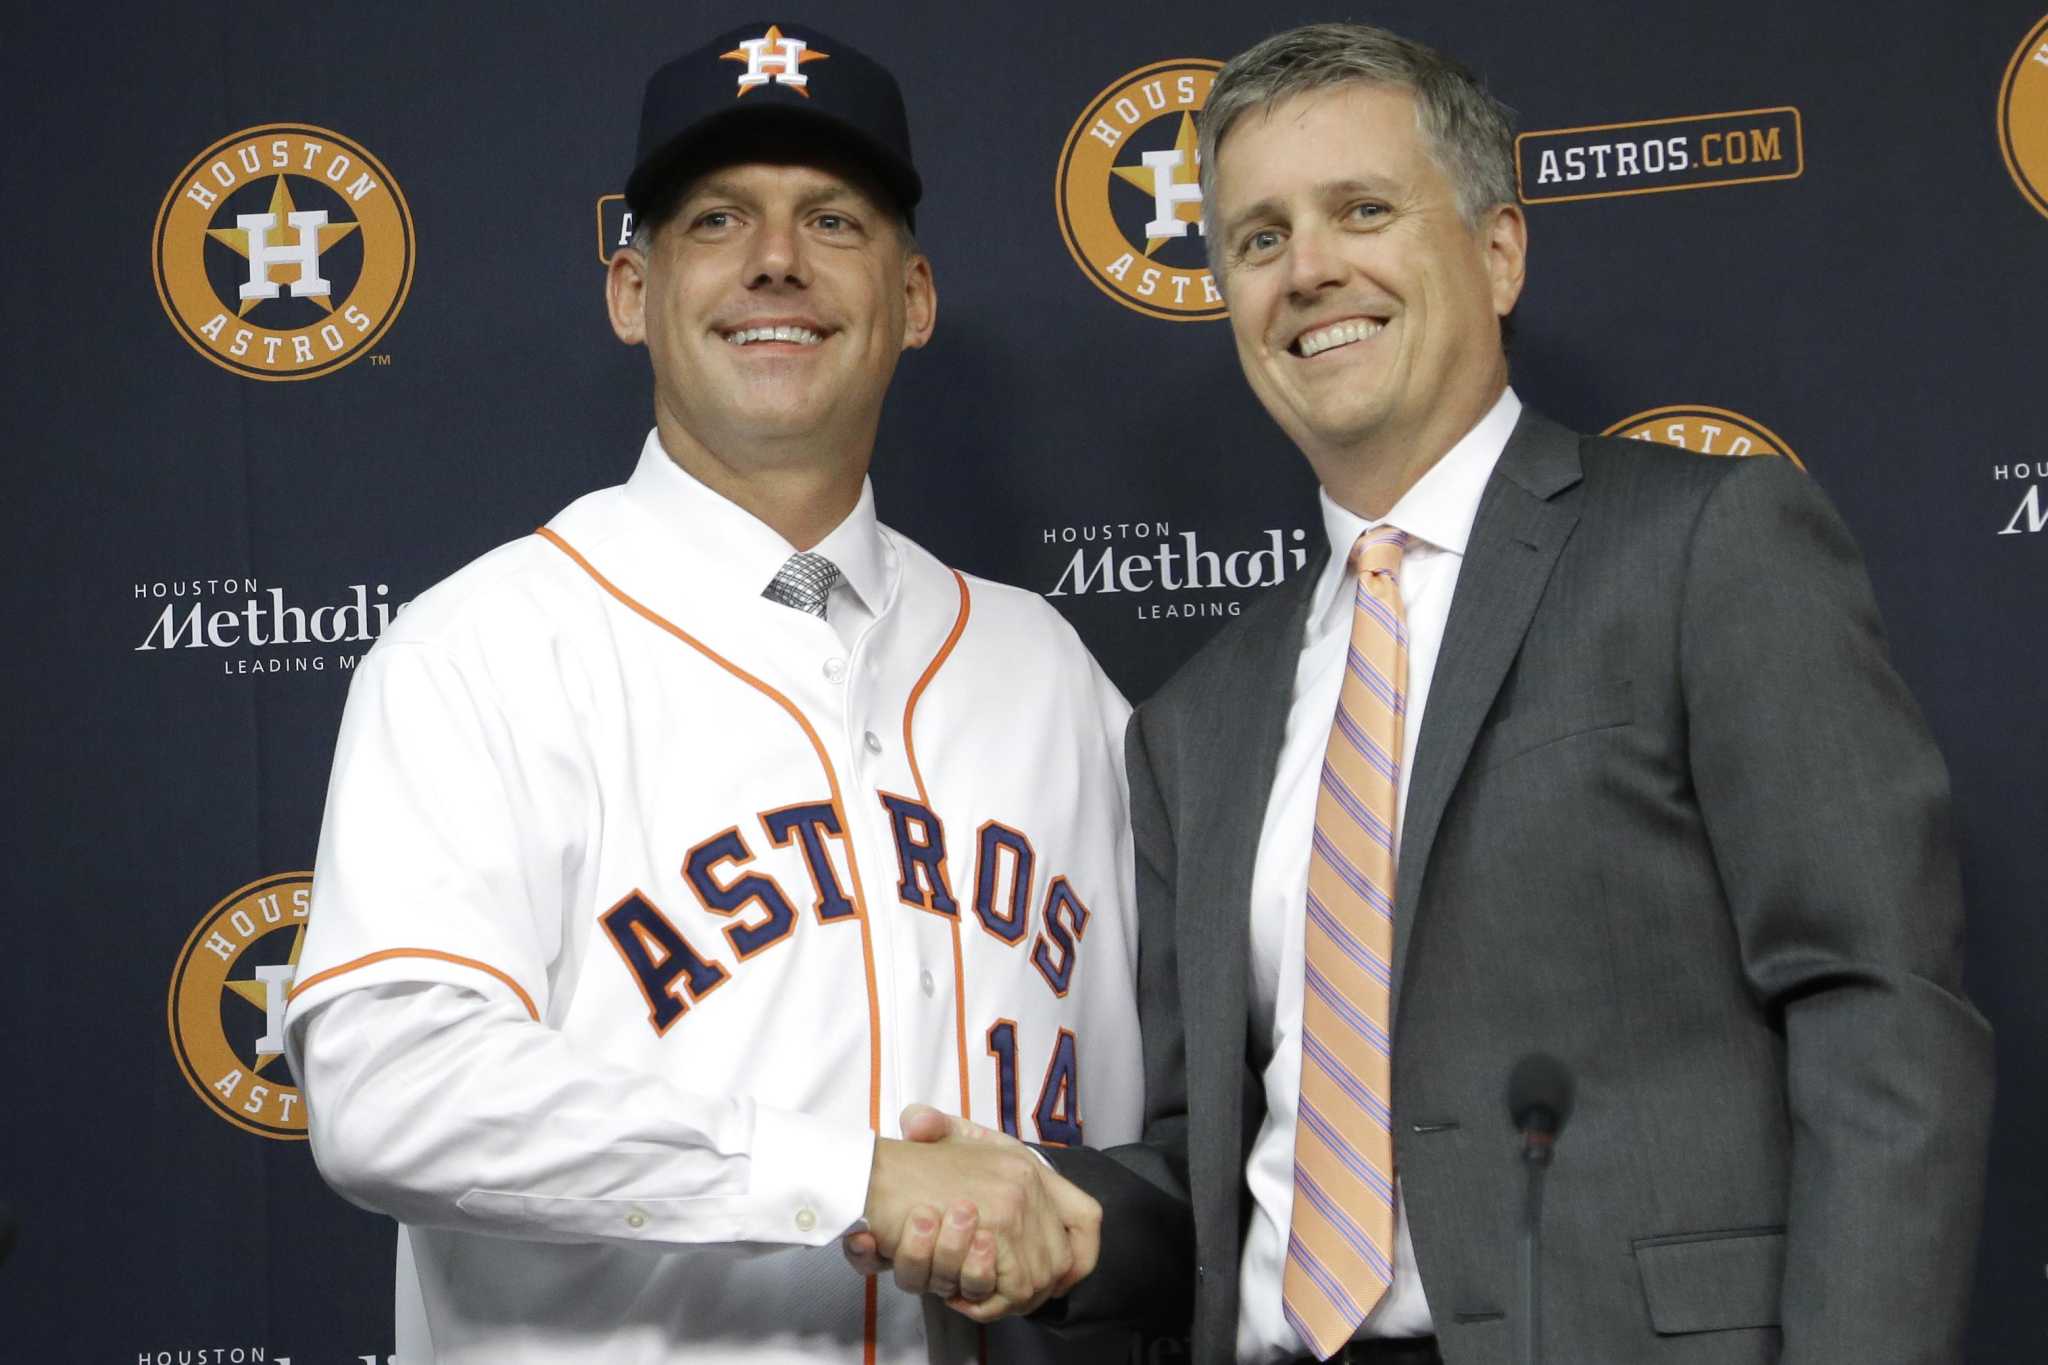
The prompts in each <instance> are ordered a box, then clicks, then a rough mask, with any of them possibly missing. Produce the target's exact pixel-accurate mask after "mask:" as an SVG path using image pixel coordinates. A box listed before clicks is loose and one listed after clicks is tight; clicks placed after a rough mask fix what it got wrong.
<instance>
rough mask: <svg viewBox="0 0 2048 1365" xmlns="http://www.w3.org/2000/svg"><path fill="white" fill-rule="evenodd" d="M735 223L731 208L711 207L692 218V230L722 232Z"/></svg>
mask: <svg viewBox="0 0 2048 1365" xmlns="http://www.w3.org/2000/svg"><path fill="white" fill-rule="evenodd" d="M732 224H733V214H732V210H731V209H709V210H706V211H705V212H703V213H700V214H698V215H697V216H696V217H695V218H693V219H691V220H690V231H692V232H700V231H703V232H720V231H723V230H724V229H726V228H729V227H731V226H732Z"/></svg>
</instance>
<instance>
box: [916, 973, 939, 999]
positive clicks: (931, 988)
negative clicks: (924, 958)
mask: <svg viewBox="0 0 2048 1365" xmlns="http://www.w3.org/2000/svg"><path fill="white" fill-rule="evenodd" d="M917 984H918V985H920V986H922V987H924V993H925V994H926V995H931V994H933V993H934V992H936V991H937V990H938V988H939V983H938V982H936V981H934V980H933V979H932V969H931V968H929V967H927V968H925V969H924V970H923V971H922V972H920V973H918V977H917Z"/></svg>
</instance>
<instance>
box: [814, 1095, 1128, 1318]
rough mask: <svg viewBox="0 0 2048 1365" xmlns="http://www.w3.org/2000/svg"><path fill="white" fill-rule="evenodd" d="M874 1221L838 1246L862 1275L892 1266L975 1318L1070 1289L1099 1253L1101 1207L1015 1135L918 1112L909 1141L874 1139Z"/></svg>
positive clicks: (912, 1286) (911, 1116)
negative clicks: (1014, 1136) (1063, 1177)
mask: <svg viewBox="0 0 2048 1365" xmlns="http://www.w3.org/2000/svg"><path fill="white" fill-rule="evenodd" d="M944 1201H950V1202H944ZM942 1202H943V1204H944V1206H943V1207H941V1203H942ZM866 1219H867V1230H866V1231H860V1232H851V1233H848V1234H847V1235H846V1237H845V1239H844V1241H843V1243H842V1246H841V1249H842V1251H844V1253H845V1255H846V1259H847V1262H848V1263H849V1264H851V1265H852V1266H853V1268H854V1269H855V1270H858V1271H859V1272H860V1273H862V1274H863V1275H877V1274H880V1273H881V1272H882V1271H883V1270H885V1269H892V1268H893V1271H894V1274H895V1278H896V1284H897V1287H898V1288H901V1289H903V1290H904V1291H905V1292H907V1293H912V1294H933V1295H936V1296H938V1297H939V1298H941V1299H944V1300H945V1301H946V1306H947V1307H949V1308H951V1309H953V1310H954V1311H955V1312H957V1313H960V1314H962V1315H963V1316H965V1317H968V1318H972V1319H973V1320H974V1321H976V1322H984V1323H986V1322H994V1321H995V1320H996V1319H997V1318H1001V1317H1006V1316H1009V1315H1011V1314H1016V1313H1029V1312H1032V1311H1033V1310H1035V1309H1036V1308H1038V1307H1039V1306H1040V1305H1041V1304H1043V1303H1044V1302H1045V1301H1046V1300H1048V1299H1051V1298H1055V1297H1057V1296H1059V1295H1061V1294H1064V1293H1066V1292H1067V1291H1068V1290H1070V1289H1072V1288H1073V1287H1074V1286H1075V1285H1077V1284H1079V1283H1080V1282H1081V1281H1082V1280H1084V1279H1086V1278H1087V1277H1088V1275H1089V1273H1090V1272H1091V1271H1093V1270H1094V1269H1095V1260H1096V1256H1097V1254H1098V1252H1099V1251H1100V1249H1101V1233H1102V1206H1101V1205H1099V1204H1097V1203H1096V1202H1095V1201H1094V1200H1093V1199H1091V1198H1089V1197H1088V1195H1086V1194H1084V1193H1082V1192H1081V1190H1080V1189H1078V1188H1077V1187H1076V1186H1074V1185H1073V1184H1071V1183H1069V1182H1068V1181H1066V1180H1064V1179H1062V1178H1061V1177H1060V1176H1059V1174H1058V1173H1057V1172H1055V1171H1053V1170H1052V1168H1051V1167H1049V1166H1047V1165H1046V1163H1045V1162H1044V1161H1043V1160H1041V1159H1040V1158H1039V1156H1038V1155H1037V1154H1036V1153H1035V1152H1033V1151H1032V1150H1031V1149H1030V1148H1028V1147H1026V1146H1025V1145H1024V1144H1023V1143H1021V1142H1019V1141H1017V1140H1016V1139H1015V1138H1013V1137H1009V1136H1006V1135H1005V1134H1002V1133H997V1132H992V1131H991V1130H989V1129H987V1128H984V1127H982V1126H981V1125H980V1124H977V1123H970V1122H968V1121H967V1120H966V1119H961V1118H954V1117H952V1116H950V1115H947V1114H943V1113H941V1112H940V1111H938V1110H936V1109H933V1108H930V1107H929V1106H927V1105H922V1104H913V1105H911V1106H910V1107H909V1108H908V1109H905V1110H904V1111H903V1140H900V1141H899V1140H895V1139H891V1138H882V1139H880V1140H879V1141H877V1142H876V1143H875V1162H874V1169H873V1173H872V1174H871V1176H870V1177H869V1181H868V1202H867V1210H866Z"/></svg>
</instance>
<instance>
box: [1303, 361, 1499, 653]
mask: <svg viewBox="0 0 2048 1365" xmlns="http://www.w3.org/2000/svg"><path fill="white" fill-rule="evenodd" d="M1521 415H1522V400H1521V399H1519V398H1517V397H1516V396H1515V391H1514V390H1513V389H1502V390H1501V394H1500V397H1499V398H1497V399H1495V400H1494V404H1493V406H1492V407H1491V408H1490V409H1488V410H1487V413H1486V416H1484V417H1482V418H1480V419H1479V421H1478V422H1477V423H1475V424H1474V425H1473V427H1472V429H1471V430H1470V431H1468V432H1466V433H1465V434H1464V436H1462V437H1460V438H1459V440H1458V443H1457V444H1456V445H1454V446H1452V447H1451V448H1450V449H1449V450H1448V451H1446V452H1445V453H1444V457H1443V458H1442V459H1440V460H1438V461H1437V462H1436V463H1435V464H1433V465H1431V466H1430V467H1429V468H1428V469H1427V470H1426V471H1424V473H1423V475H1422V477H1421V478H1419V479H1417V480H1416V481H1415V484H1414V486H1413V487H1411V488H1410V489H1409V490H1408V491H1407V492H1406V493H1403V494H1402V495H1401V500H1400V501H1399V502H1397V503H1395V504H1394V505H1393V507H1392V508H1391V509H1389V510H1388V512H1387V514H1386V515H1385V516H1384V517H1380V518H1378V519H1377V520H1372V521H1368V520H1367V519H1366V518H1364V517H1361V516H1359V515H1358V514H1357V513H1355V512H1352V511H1350V510H1349V509H1347V508H1344V507H1340V506H1338V505H1337V502H1336V500H1335V499H1333V498H1331V496H1330V493H1329V490H1328V489H1318V490H1317V492H1316V497H1317V499H1318V501H1320V502H1321V504H1322V508H1323V531H1324V534H1326V535H1327V536H1328V537H1329V539H1330V561H1329V563H1328V564H1326V565H1324V566H1323V574H1322V577H1321V578H1320V579H1319V580H1317V583H1316V591H1315V597H1314V600H1313V601H1312V602H1311V603H1310V604H1309V605H1310V611H1309V619H1310V620H1311V621H1315V620H1318V619H1320V618H1321V616H1322V615H1323V613H1324V609H1325V608H1327V607H1328V606H1329V604H1330V602H1331V601H1333V600H1334V599H1335V598H1336V596H1337V593H1338V591H1339V590H1340V589H1341V588H1342V586H1343V583H1344V579H1345V576H1346V565H1345V561H1346V560H1347V559H1348V558H1349V557H1350V555H1351V547H1352V545H1354V544H1355V543H1357V540H1358V538H1359V536H1361V535H1363V534H1364V533H1365V532H1367V531H1370V530H1373V529H1375V528H1377V527H1380V526H1396V527H1399V528H1400V529H1401V530H1403V531H1406V532H1407V533H1408V534H1409V535H1410V536H1412V537H1414V538H1415V539H1416V540H1418V541H1421V542H1423V543H1425V544H1427V545H1430V546H1433V547H1434V548H1436V549H1438V550H1442V551H1445V552H1447V553H1450V554H1454V555H1460V556H1462V555H1463V554H1464V553H1465V544H1466V542H1467V541H1469V540H1470V539H1471V537H1472V523H1473V521H1474V520H1475V519H1476V518H1477V517H1478V515H1479V499H1480V497H1481V496H1482V495H1483V494H1484V493H1485V492H1486V481H1487V480H1488V479H1489V478H1491V477H1492V476H1493V467H1494V465H1496V464H1498V463H1499V462H1500V455H1501V451H1503V450H1505V449H1506V448H1507V443H1508V437H1509V436H1510V435H1512V434H1513V432H1514V430H1515V423H1516V421H1517V420H1519V419H1520V417H1521Z"/></svg>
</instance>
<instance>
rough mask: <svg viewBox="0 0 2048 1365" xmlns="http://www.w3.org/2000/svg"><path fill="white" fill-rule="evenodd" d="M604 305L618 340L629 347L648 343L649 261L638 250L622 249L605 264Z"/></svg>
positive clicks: (623, 247) (631, 248) (624, 247)
mask: <svg viewBox="0 0 2048 1365" xmlns="http://www.w3.org/2000/svg"><path fill="white" fill-rule="evenodd" d="M604 306H605V311H606V312H607V313H608V314H610V316H611V320H612V331H613V332H614V333H615V334H616V335H617V336H618V338H619V340H621V341H623V342H625V343H626V344H627V345H628V346H638V345H639V344H640V343H642V342H644V341H646V340H647V258H646V257H645V256H644V255H642V254H641V253H640V251H639V250H638V249H637V248H634V247H630V246H622V247H620V248H619V249H618V250H616V251H614V252H613V253H612V258H611V260H610V261H609V262H607V263H606V266H605V273H604Z"/></svg>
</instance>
